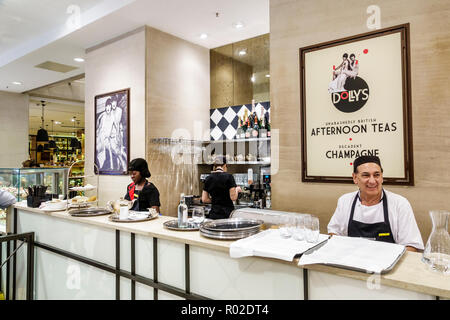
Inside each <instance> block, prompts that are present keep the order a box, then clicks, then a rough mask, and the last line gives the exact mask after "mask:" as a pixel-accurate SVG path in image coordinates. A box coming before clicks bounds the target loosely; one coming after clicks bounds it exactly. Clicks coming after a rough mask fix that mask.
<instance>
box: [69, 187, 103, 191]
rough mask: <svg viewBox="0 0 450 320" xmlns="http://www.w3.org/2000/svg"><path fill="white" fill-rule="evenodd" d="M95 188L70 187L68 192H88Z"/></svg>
mask: <svg viewBox="0 0 450 320" xmlns="http://www.w3.org/2000/svg"><path fill="white" fill-rule="evenodd" d="M95 188H97V187H96V186H90V187H72V188H69V190H70V191H89V190H94V189H95Z"/></svg>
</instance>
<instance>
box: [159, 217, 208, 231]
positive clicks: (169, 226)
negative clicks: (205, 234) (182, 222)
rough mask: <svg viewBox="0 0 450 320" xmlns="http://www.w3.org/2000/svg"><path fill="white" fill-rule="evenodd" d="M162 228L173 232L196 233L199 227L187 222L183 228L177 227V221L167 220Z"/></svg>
mask: <svg viewBox="0 0 450 320" xmlns="http://www.w3.org/2000/svg"><path fill="white" fill-rule="evenodd" d="M163 226H164V228H167V229H169V230H175V231H197V230H199V228H200V226H199V225H198V224H197V223H192V222H188V223H187V224H186V226H185V227H179V226H178V219H173V220H169V221H166V222H164V223H163Z"/></svg>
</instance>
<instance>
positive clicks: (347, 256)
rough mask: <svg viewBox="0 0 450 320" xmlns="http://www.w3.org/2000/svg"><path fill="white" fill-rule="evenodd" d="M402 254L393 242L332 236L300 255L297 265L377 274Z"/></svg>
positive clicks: (401, 250) (402, 247)
mask: <svg viewBox="0 0 450 320" xmlns="http://www.w3.org/2000/svg"><path fill="white" fill-rule="evenodd" d="M404 252H405V247H404V246H402V245H399V244H395V243H388V242H383V241H374V240H368V239H363V238H355V237H341V236H332V237H331V238H330V239H329V240H328V241H327V243H325V244H324V245H323V246H322V247H320V248H318V249H317V250H314V251H312V252H311V253H307V254H304V255H302V257H301V258H300V260H299V262H298V265H299V266H301V265H307V264H315V263H322V264H331V265H334V266H338V267H339V266H342V267H348V268H351V269H352V268H353V269H354V268H356V269H362V270H365V271H366V272H375V273H381V272H382V271H384V270H386V269H389V268H390V267H392V266H393V265H394V264H395V263H396V262H397V261H398V259H399V258H400V257H401V256H402V255H403V253H404Z"/></svg>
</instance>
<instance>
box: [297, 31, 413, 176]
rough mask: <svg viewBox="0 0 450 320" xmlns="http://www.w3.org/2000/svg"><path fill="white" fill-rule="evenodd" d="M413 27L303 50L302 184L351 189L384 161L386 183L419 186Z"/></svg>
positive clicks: (301, 75)
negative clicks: (362, 159) (372, 161)
mask: <svg viewBox="0 0 450 320" xmlns="http://www.w3.org/2000/svg"><path fill="white" fill-rule="evenodd" d="M409 66H410V54H409V24H404V25H400V26H395V27H391V28H386V29H381V30H377V31H374V32H368V33H364V34H360V35H356V36H353V37H348V38H345V39H339V40H334V41H330V42H326V43H320V44H317V45H313V46H308V47H304V48H301V49H300V103H301V124H302V130H301V135H302V137H301V139H302V181H303V182H339V183H340V182H349V183H353V181H352V177H351V174H352V172H353V160H354V159H355V158H357V157H358V156H361V155H376V156H379V157H380V160H381V165H382V167H383V179H384V183H386V184H403V185H414V174H413V151H412V131H411V130H412V128H411V90H410V88H411V80H410V68H409Z"/></svg>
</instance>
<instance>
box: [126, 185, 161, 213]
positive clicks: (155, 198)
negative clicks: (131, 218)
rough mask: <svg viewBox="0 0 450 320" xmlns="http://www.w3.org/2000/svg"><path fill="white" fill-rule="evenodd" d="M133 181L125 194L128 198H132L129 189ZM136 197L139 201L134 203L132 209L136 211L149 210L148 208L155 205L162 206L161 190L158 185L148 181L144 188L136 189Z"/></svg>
mask: <svg viewBox="0 0 450 320" xmlns="http://www.w3.org/2000/svg"><path fill="white" fill-rule="evenodd" d="M130 186H131V183H130V184H129V185H128V187H127V194H126V195H125V199H126V200H131V198H130V195H129V193H128V190H130ZM134 199H137V201H136V202H135V203H134V205H133V207H132V208H131V210H135V211H147V209H148V208H151V207H153V206H157V207H160V206H161V203H160V202H159V191H158V189H157V188H156V186H155V185H154V184H153V183H151V182H148V181H146V182H145V185H144V187H143V188H142V190H136V189H135V190H134Z"/></svg>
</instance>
